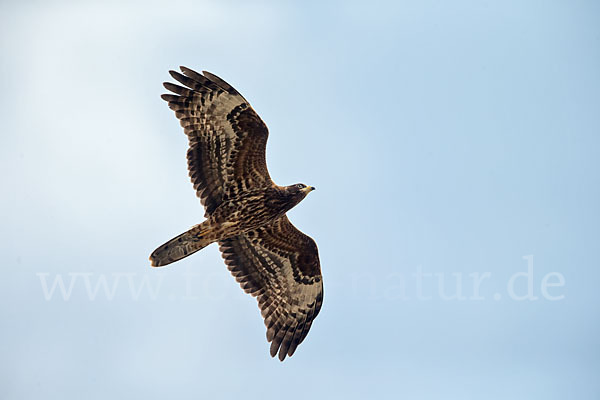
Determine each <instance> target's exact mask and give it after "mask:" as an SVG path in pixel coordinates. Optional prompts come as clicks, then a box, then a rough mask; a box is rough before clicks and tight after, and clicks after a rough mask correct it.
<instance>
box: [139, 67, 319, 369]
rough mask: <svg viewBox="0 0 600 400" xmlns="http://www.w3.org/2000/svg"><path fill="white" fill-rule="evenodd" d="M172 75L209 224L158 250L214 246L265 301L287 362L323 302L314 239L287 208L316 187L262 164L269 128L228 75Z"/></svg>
mask: <svg viewBox="0 0 600 400" xmlns="http://www.w3.org/2000/svg"><path fill="white" fill-rule="evenodd" d="M181 71H182V72H183V74H180V73H178V72H175V71H170V74H171V76H172V77H173V78H174V79H175V80H177V81H178V82H179V83H181V84H182V85H183V86H180V85H175V84H172V83H168V82H167V83H165V84H164V86H165V88H167V89H168V90H170V91H171V92H173V93H175V94H164V95H162V98H163V99H164V100H166V101H167V102H168V104H169V107H170V108H171V109H172V110H174V111H175V115H176V116H177V118H178V119H179V120H180V122H181V126H182V127H183V129H184V132H185V133H186V135H187V136H188V138H189V143H190V147H189V149H188V152H187V160H188V169H189V173H190V177H191V179H192V183H193V184H194V189H195V190H196V194H197V195H198V197H199V198H200V201H201V203H202V204H203V205H204V208H205V215H204V216H205V217H206V220H205V221H204V222H202V223H201V224H199V225H196V226H194V227H193V228H191V229H190V230H188V231H187V232H184V233H182V234H181V235H179V236H177V237H175V238H173V239H171V240H169V241H168V242H167V243H165V244H163V245H162V246H160V247H158V248H157V249H156V250H155V251H154V252H153V253H152V255H151V256H150V261H151V262H152V265H153V266H156V267H158V266H163V265H167V264H170V263H172V262H174V261H177V260H180V259H182V258H184V257H187V256H189V255H190V254H192V253H195V252H196V251H198V250H201V249H202V248H204V247H206V246H208V245H209V244H211V243H214V242H217V243H218V244H219V249H220V250H221V253H222V255H223V258H224V259H225V263H226V264H227V267H228V268H229V270H230V271H231V273H232V275H233V276H234V277H235V279H236V281H237V282H239V284H240V286H241V287H242V289H243V290H244V291H245V292H246V293H249V294H250V295H252V296H255V297H256V298H257V300H258V306H259V308H260V310H261V314H262V316H263V318H264V322H265V325H266V327H267V340H268V341H269V342H271V356H275V355H276V354H277V353H279V359H280V360H281V361H283V360H284V359H285V357H286V356H291V355H292V354H294V352H295V351H296V348H297V347H298V345H299V344H300V343H302V341H303V340H304V338H305V337H306V335H307V334H308V330H309V329H310V326H311V324H312V321H313V320H314V319H315V317H316V316H317V314H318V313H319V310H320V309H321V303H322V301H323V283H322V280H321V267H320V264H319V254H318V251H317V245H316V244H315V242H314V240H313V239H311V238H310V237H309V236H307V235H305V234H304V233H302V232H300V231H299V230H298V229H297V228H296V227H294V225H292V223H291V222H290V221H289V220H288V218H287V216H286V212H287V211H288V210H290V209H291V208H292V207H294V206H295V205H296V204H298V203H299V202H300V201H302V199H304V197H305V196H306V195H307V194H308V193H309V192H310V191H312V190H314V188H313V187H310V186H306V185H304V184H295V185H291V186H285V187H282V186H277V185H275V184H274V183H273V181H272V180H271V177H270V176H269V171H268V170H267V164H266V161H265V148H266V144H267V137H268V135H269V132H268V130H267V126H266V125H265V124H264V122H263V121H262V120H261V119H260V117H259V116H258V114H256V112H255V111H254V110H253V109H252V107H251V106H250V104H249V103H248V102H247V101H246V99H244V98H243V97H242V95H240V94H239V93H238V92H237V90H235V89H234V88H233V87H232V86H231V85H229V84H228V83H226V82H225V81H223V80H222V79H221V78H219V77H217V76H215V75H213V74H211V73H208V72H206V71H204V72H203V75H201V74H199V73H197V72H194V71H192V70H190V69H188V68H185V67H181Z"/></svg>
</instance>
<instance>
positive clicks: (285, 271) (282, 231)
mask: <svg viewBox="0 0 600 400" xmlns="http://www.w3.org/2000/svg"><path fill="white" fill-rule="evenodd" d="M219 248H220V250H221V252H222V254H223V258H224V259H225V263H226V264H227V267H228V268H229V270H230V271H231V274H232V275H233V276H234V277H235V279H236V281H238V282H239V283H240V286H241V287H242V289H244V291H245V292H246V293H249V294H251V295H252V296H255V297H256V298H257V300H258V306H259V308H260V310H261V314H262V316H263V318H264V319H265V325H266V327H267V340H268V341H269V342H271V356H273V357H274V356H275V354H277V352H279V359H280V360H281V361H283V360H284V359H285V357H286V355H288V356H291V355H292V354H294V351H296V348H297V347H298V345H299V344H300V343H302V341H303V340H304V338H305V337H306V335H307V334H308V330H309V329H310V326H311V324H312V322H313V320H314V319H315V318H316V316H317V314H318V313H319V310H320V309H321V304H322V302H323V282H322V277H321V267H320V264H319V253H318V250H317V245H316V244H315V242H314V240H312V239H311V238H310V237H309V236H307V235H305V234H304V233H302V232H300V231H299V230H298V229H296V227H295V226H294V225H292V223H291V222H290V221H289V220H288V218H287V216H283V217H281V218H279V219H278V220H276V221H275V222H274V223H273V224H272V225H270V226H267V227H262V228H259V229H256V230H254V231H250V232H246V233H245V234H243V235H240V236H236V237H234V238H230V239H226V240H222V241H219Z"/></svg>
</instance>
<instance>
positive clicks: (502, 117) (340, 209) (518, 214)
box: [0, 0, 600, 400]
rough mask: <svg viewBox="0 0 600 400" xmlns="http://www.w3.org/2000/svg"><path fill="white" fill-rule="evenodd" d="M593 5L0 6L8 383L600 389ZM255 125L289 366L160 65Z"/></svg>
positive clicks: (1, 379) (512, 395) (304, 392)
mask: <svg viewBox="0 0 600 400" xmlns="http://www.w3.org/2000/svg"><path fill="white" fill-rule="evenodd" d="M599 16H600V6H599V5H598V3H596V2H592V1H568V2H567V1H544V2H542V1H527V2H524V1H502V2H500V1H453V2H445V1H430V0H425V1H418V2H417V1H415V2H407V1H400V2H353V1H349V2H266V1H265V2H254V1H249V2H241V1H240V2H233V1H224V2H217V1H214V2H202V1H194V2H192V1H189V2H188V1H173V2H156V1H155V2H141V1H140V2H117V1H109V2H91V1H90V2H85V1H84V2H69V1H54V2H53V1H47V2H41V1H38V2H35V1H32V2H28V3H25V2H2V3H1V4H0V50H1V52H2V57H1V59H0V76H1V82H2V92H1V94H0V113H1V118H0V131H1V135H0V155H1V157H0V171H1V172H0V185H1V187H2V195H1V196H0V210H2V211H1V214H0V215H1V230H0V234H1V239H2V240H1V241H0V250H1V251H2V254H3V262H2V265H1V267H0V268H2V276H3V278H2V279H1V280H0V315H1V316H2V318H1V320H0V328H1V329H0V360H1V361H0V398H2V399H39V398H63V399H80V398H82V397H83V398H86V399H106V398H111V399H120V398H146V399H164V398H180V399H204V398H222V399H237V398H240V397H242V396H243V397H244V398H250V399H252V398H261V399H273V398H281V397H282V396H284V397H285V398H287V399H305V398H306V397H307V396H310V397H315V398H332V397H333V398H346V399H362V398H366V397H369V398H381V399H388V398H389V399H391V398H393V399H396V398H402V399H424V400H427V399H449V400H452V399H461V400H464V399H482V398H484V399H491V400H494V399H512V400H519V399H527V400H532V399H534V400H535V399H544V400H548V399H564V398H577V399H597V398H599V397H600V381H599V380H598V375H599V373H600V342H599V341H598V337H600V313H599V305H600V300H599V297H598V287H597V286H598V282H600V268H599V267H600V262H599V260H600V246H598V240H599V238H600V228H599V227H600V213H599V208H598V204H600V162H599V160H600V112H598V110H600V24H598V17H599ZM180 65H184V66H187V67H190V68H192V69H196V70H207V71H210V72H212V73H215V74H217V75H219V76H220V77H222V78H223V79H225V80H226V81H228V82H229V83H230V84H232V85H233V86H234V87H235V88H236V89H237V90H238V91H240V92H241V93H242V94H243V95H244V97H245V98H246V99H248V100H249V101H250V103H251V104H252V106H253V107H254V109H255V110H256V111H257V112H258V113H259V115H260V116H261V117H262V119H263V120H264V121H265V122H266V124H267V125H268V127H269V130H270V137H269V142H268V145H267V163H268V166H269V170H270V174H271V177H272V178H273V179H274V181H275V182H276V183H278V184H280V185H288V184H292V183H296V182H304V183H306V184H308V185H311V186H315V187H317V188H318V190H317V191H315V192H314V193H311V195H310V196H308V197H307V198H306V199H305V200H304V201H303V202H302V203H301V204H299V205H298V206H297V207H295V208H294V209H293V210H291V211H290V212H289V214H288V215H289V217H290V219H291V221H292V222H293V223H294V224H295V225H296V226H297V227H298V228H299V229H301V230H302V231H303V232H305V233H307V234H308V235H310V236H311V237H313V238H314V239H315V241H316V242H317V244H318V247H319V254H320V259H321V267H322V272H323V281H324V286H325V296H324V303H323V308H322V310H321V313H320V314H319V316H318V317H317V319H316V320H315V323H314V324H313V326H312V328H311V331H310V333H309V335H308V337H307V339H306V340H305V341H304V342H303V343H302V345H301V346H299V348H298V349H297V351H296V353H295V354H294V356H293V357H291V358H290V359H287V360H286V361H285V362H283V363H281V362H279V361H278V360H276V359H272V358H271V357H270V356H269V354H268V349H269V345H268V343H267V342H266V340H265V328H264V325H263V322H262V319H261V317H260V313H259V311H258V307H257V305H256V301H255V300H254V299H253V298H252V297H250V296H248V295H245V294H244V293H243V292H242V290H241V289H240V288H239V286H238V285H237V284H236V283H235V281H234V279H233V278H232V277H231V276H230V274H229V272H228V271H227V269H226V267H225V265H224V263H223V261H222V259H221V257H220V254H219V252H218V249H217V247H216V245H211V246H210V247H208V248H206V249H204V250H202V251H201V252H199V253H197V254H195V255H193V256H191V257H188V258H186V259H184V260H182V261H180V262H178V263H176V264H173V265H170V266H168V267H164V268H160V269H152V268H150V264H149V261H148V256H149V254H150V253H151V252H152V251H153V250H154V249H155V248H156V247H157V246H158V245H160V244H162V243H163V242H165V241H166V240H168V239H170V238H171V237H173V236H175V235H177V234H179V233H181V232H183V231H185V230H187V229H188V228H189V227H191V226H192V225H195V224H197V223H200V222H201V221H202V220H203V210H202V207H201V206H200V203H199V201H198V199H197V198H196V197H195V195H194V191H193V188H192V185H191V184H190V182H189V178H188V176H187V169H186V160H185V152H186V149H187V139H186V138H185V135H184V134H183V132H182V130H181V128H180V126H179V123H178V121H177V120H176V118H175V117H174V115H173V113H172V111H171V110H169V109H168V107H167V106H166V104H165V103H164V102H163V101H162V100H161V99H160V94H162V93H164V89H163V88H162V85H161V83H162V82H163V81H166V80H169V79H170V77H169V75H168V70H170V69H177V68H178V66H180Z"/></svg>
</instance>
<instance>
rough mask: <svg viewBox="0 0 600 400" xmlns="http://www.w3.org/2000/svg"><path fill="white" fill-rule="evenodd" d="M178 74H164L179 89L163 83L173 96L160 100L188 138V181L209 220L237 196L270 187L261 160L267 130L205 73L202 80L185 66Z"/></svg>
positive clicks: (230, 90) (237, 97)
mask: <svg viewBox="0 0 600 400" xmlns="http://www.w3.org/2000/svg"><path fill="white" fill-rule="evenodd" d="M181 71H182V72H183V74H180V73H179V72H175V71H169V73H170V74H171V76H172V77H173V78H174V79H175V80H177V81H178V82H179V83H181V84H183V85H184V86H179V85H175V84H173V83H169V82H165V83H164V86H165V88H167V89H168V90H170V91H171V92H173V93H175V94H163V95H162V96H161V97H162V98H163V100H166V101H167V102H168V103H169V108H171V109H172V110H173V111H175V115H176V116H177V118H179V120H180V122H181V126H182V127H183V129H184V131H185V133H186V134H187V136H188V138H189V142H190V148H189V149H188V152H187V159H188V169H189V174H190V178H191V179H192V183H193V184H194V189H196V194H197V195H198V197H199V198H200V200H201V202H202V204H203V205H204V207H205V209H206V215H209V214H210V213H212V212H213V211H214V210H215V209H216V208H217V206H218V205H219V204H221V202H223V201H224V200H226V199H228V198H232V197H235V196H236V193H237V192H239V191H246V190H251V189H254V188H261V187H268V186H271V185H273V182H272V181H271V177H270V176H269V171H268V170H267V163H266V160H265V149H266V144H267V137H268V136H269V131H268V129H267V126H266V125H265V123H264V122H263V121H262V120H261V119H260V117H259V116H258V114H257V113H256V112H255V111H254V110H253V109H252V107H251V106H250V104H249V103H248V102H247V101H246V99H244V98H243V97H242V95H240V94H239V93H238V91H237V90H235V89H234V88H233V87H232V86H231V85H229V84H228V83H226V82H225V81H224V80H222V79H221V78H219V77H217V76H215V75H213V74H211V73H209V72H206V71H204V72H203V74H204V75H201V74H199V73H197V72H195V71H192V70H191V69H188V68H185V67H181Z"/></svg>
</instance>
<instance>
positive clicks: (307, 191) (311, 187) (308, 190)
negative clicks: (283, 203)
mask: <svg viewBox="0 0 600 400" xmlns="http://www.w3.org/2000/svg"><path fill="white" fill-rule="evenodd" d="M313 190H315V188H314V187H313V186H307V187H305V188H304V189H302V191H303V192H306V194H308V193H310V192H312V191H313Z"/></svg>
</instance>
